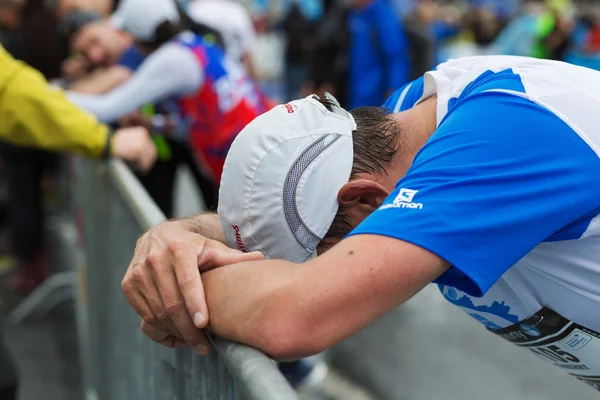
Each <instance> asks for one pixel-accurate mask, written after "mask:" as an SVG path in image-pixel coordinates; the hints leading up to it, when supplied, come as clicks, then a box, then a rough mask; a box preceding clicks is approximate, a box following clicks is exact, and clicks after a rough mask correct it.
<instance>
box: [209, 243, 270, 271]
mask: <svg viewBox="0 0 600 400" xmlns="http://www.w3.org/2000/svg"><path fill="white" fill-rule="evenodd" d="M264 259H265V256H264V255H263V253H261V252H260V251H253V252H252V253H242V252H240V251H237V250H233V249H225V248H222V247H210V246H206V247H205V248H204V251H203V252H202V253H201V254H200V255H199V256H198V265H199V267H200V271H202V272H205V271H209V270H211V269H213V268H218V267H223V266H225V265H230V264H237V263H241V262H247V261H261V260H264Z"/></svg>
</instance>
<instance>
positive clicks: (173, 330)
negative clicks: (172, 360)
mask: <svg viewBox="0 0 600 400" xmlns="http://www.w3.org/2000/svg"><path fill="white" fill-rule="evenodd" d="M144 288H145V293H146V296H147V299H146V301H147V302H148V304H149V305H150V308H151V309H152V312H153V313H154V315H156V323H155V324H154V326H155V327H156V328H158V329H160V330H162V331H163V332H165V333H168V334H169V335H173V336H177V337H179V338H183V335H182V334H181V332H179V330H178V329H177V327H176V326H175V324H174V323H173V321H172V320H171V318H170V317H169V314H168V313H167V310H166V308H165V306H164V304H163V302H162V298H161V296H160V292H159V291H158V287H157V286H156V283H154V281H153V280H151V279H150V282H148V283H147V284H146V285H145V286H144Z"/></svg>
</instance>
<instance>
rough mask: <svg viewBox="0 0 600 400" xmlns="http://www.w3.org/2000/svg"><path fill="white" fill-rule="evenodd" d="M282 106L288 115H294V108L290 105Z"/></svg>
mask: <svg viewBox="0 0 600 400" xmlns="http://www.w3.org/2000/svg"><path fill="white" fill-rule="evenodd" d="M283 106H284V107H285V109H286V110H287V112H288V114H293V113H294V106H293V105H291V104H290V103H288V104H284V105H283Z"/></svg>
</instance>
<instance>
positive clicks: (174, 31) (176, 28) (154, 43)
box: [141, 20, 184, 50]
mask: <svg viewBox="0 0 600 400" xmlns="http://www.w3.org/2000/svg"><path fill="white" fill-rule="evenodd" d="M183 31H184V27H183V25H182V24H181V23H180V22H175V21H169V20H165V21H163V22H161V23H160V24H159V25H158V26H157V27H156V30H155V31H154V32H155V34H154V40H151V41H144V42H142V43H141V44H142V46H146V47H149V48H150V49H152V50H156V49H158V48H159V47H160V46H162V45H163V44H165V43H167V42H168V41H170V40H171V39H173V38H174V37H175V36H177V35H179V34H180V33H181V32H183Z"/></svg>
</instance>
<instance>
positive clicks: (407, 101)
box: [382, 77, 424, 113]
mask: <svg viewBox="0 0 600 400" xmlns="http://www.w3.org/2000/svg"><path fill="white" fill-rule="evenodd" d="M423 82H424V77H420V78H418V79H415V80H414V81H412V82H408V83H407V84H405V85H403V86H402V87H401V88H400V89H398V90H396V91H395V92H394V93H392V95H391V96H390V97H388V99H387V100H386V101H385V103H383V106H382V107H383V108H387V109H388V110H390V111H391V112H393V113H397V112H401V111H406V110H410V109H411V108H413V107H414V106H415V104H417V102H418V101H419V100H420V99H421V97H422V96H423V88H424V86H423Z"/></svg>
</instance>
